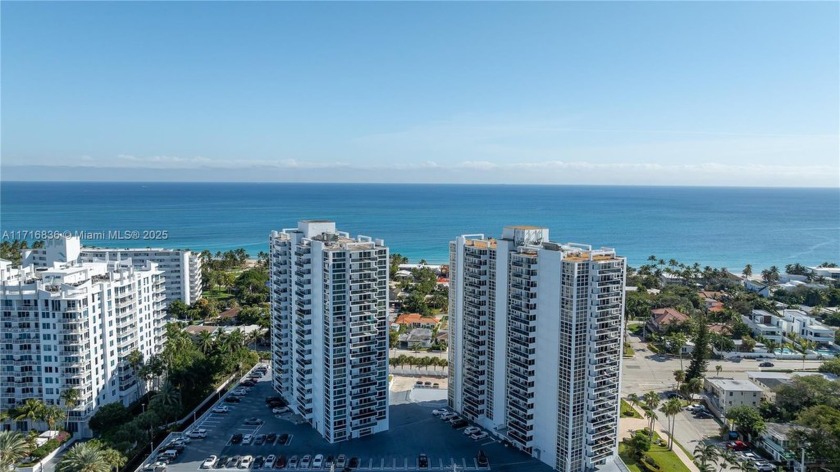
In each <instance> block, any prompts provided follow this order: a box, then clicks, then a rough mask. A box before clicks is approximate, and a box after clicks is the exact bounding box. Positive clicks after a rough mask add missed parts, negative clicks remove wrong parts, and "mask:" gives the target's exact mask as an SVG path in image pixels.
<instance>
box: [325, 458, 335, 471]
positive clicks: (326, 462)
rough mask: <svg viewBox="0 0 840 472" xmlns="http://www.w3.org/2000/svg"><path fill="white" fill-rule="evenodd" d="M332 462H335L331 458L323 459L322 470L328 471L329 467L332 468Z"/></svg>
mask: <svg viewBox="0 0 840 472" xmlns="http://www.w3.org/2000/svg"><path fill="white" fill-rule="evenodd" d="M334 462H335V460H334V459H333V456H327V458H326V459H324V468H325V469H329V468H330V467H332V466H333V463H334Z"/></svg>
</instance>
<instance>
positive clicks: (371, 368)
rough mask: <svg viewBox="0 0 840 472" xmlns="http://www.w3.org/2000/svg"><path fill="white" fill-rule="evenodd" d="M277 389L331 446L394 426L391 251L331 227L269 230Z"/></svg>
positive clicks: (311, 224) (314, 224)
mask: <svg viewBox="0 0 840 472" xmlns="http://www.w3.org/2000/svg"><path fill="white" fill-rule="evenodd" d="M269 245H270V249H271V274H270V277H271V319H272V322H271V332H272V359H273V364H274V366H273V368H274V371H273V381H274V388H275V390H277V392H278V393H280V394H281V395H282V396H283V398H285V399H286V400H287V401H288V402H289V405H290V407H291V408H292V409H293V410H294V411H296V412H297V413H298V414H300V415H301V416H303V417H304V418H305V419H306V420H307V421H308V422H309V423H310V424H311V425H312V426H313V427H314V428H315V429H316V430H317V431H318V432H319V433H320V434H321V435H322V436H324V438H326V439H327V440H328V441H330V442H337V441H343V440H346V439H351V438H358V437H361V436H366V435H369V434H374V433H378V432H381V431H386V430H387V429H388V248H387V247H385V244H384V242H383V241H382V240H381V239H371V238H369V237H367V236H357V237H356V238H351V237H350V235H349V234H347V233H344V232H341V231H336V228H335V223H334V222H332V221H321V220H309V221H301V222H299V223H298V227H297V228H294V229H284V230H282V231H279V232H278V231H274V232H272V233H271V236H270V241H269Z"/></svg>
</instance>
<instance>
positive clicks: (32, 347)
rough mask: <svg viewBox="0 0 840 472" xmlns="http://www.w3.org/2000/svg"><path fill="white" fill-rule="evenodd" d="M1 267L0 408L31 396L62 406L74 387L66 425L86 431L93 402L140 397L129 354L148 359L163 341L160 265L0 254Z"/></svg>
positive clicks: (22, 424)
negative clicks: (18, 258) (41, 261)
mask: <svg viewBox="0 0 840 472" xmlns="http://www.w3.org/2000/svg"><path fill="white" fill-rule="evenodd" d="M0 274H2V279H0V323H2V329H0V333H2V334H0V338H1V339H0V366H2V371H0V411H8V410H9V409H11V408H13V407H15V406H16V405H18V404H20V403H22V402H24V401H26V400H27V399H30V398H35V399H39V400H42V401H43V402H44V403H46V404H48V405H62V406H64V405H65V404H64V403H63V402H61V395H62V393H63V392H64V391H66V390H70V389H73V390H76V392H77V393H78V405H77V406H76V407H74V408H72V409H70V411H69V414H68V419H67V427H68V428H69V430H70V431H72V432H74V433H77V434H79V435H80V436H81V437H89V436H90V435H91V431H90V430H89V429H88V426H87V423H88V420H89V419H90V417H91V416H92V415H93V414H94V413H95V412H96V410H97V409H98V408H99V407H100V406H102V405H105V404H108V403H113V402H121V403H123V404H124V405H126V406H128V405H129V404H130V403H131V402H133V401H135V400H137V399H139V398H140V396H141V395H142V394H143V393H144V386H143V385H142V383H143V380H142V379H140V378H138V377H139V376H138V375H137V372H135V371H134V369H133V368H132V366H131V364H130V362H129V361H128V359H129V354H130V353H132V352H133V351H135V350H136V351H139V352H140V353H141V354H143V358H144V359H148V358H149V357H151V356H152V355H154V354H157V353H159V352H160V351H161V349H162V348H163V343H164V316H165V314H166V311H165V303H164V301H165V298H166V295H165V289H164V277H163V274H164V272H163V271H162V270H160V269H159V268H158V267H157V266H156V264H155V263H153V262H147V263H146V264H145V265H144V266H142V267H138V266H136V265H134V264H132V263H129V262H127V261H123V262H79V261H71V262H64V263H58V262H56V263H54V264H53V265H51V266H50V267H37V268H36V267H35V266H34V265H28V266H23V267H20V268H14V267H12V265H11V263H10V262H9V261H5V260H0ZM4 426H12V427H13V428H15V429H18V430H23V431H26V430H28V429H31V427H32V424H30V423H29V422H27V421H11V420H7V422H6V423H5V425H4ZM0 427H3V426H0Z"/></svg>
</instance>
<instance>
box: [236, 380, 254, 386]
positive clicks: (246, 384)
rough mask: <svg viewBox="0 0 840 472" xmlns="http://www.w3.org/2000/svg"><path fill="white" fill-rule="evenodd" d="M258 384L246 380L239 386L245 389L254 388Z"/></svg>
mask: <svg viewBox="0 0 840 472" xmlns="http://www.w3.org/2000/svg"><path fill="white" fill-rule="evenodd" d="M256 384H257V383H256V382H254V381H252V380H245V381H244V382H242V383H240V384H239V385H241V386H243V387H253V386H254V385H256Z"/></svg>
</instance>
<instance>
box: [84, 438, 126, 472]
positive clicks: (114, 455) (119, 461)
mask: <svg viewBox="0 0 840 472" xmlns="http://www.w3.org/2000/svg"><path fill="white" fill-rule="evenodd" d="M90 442H92V443H94V444H96V445H97V446H98V447H99V450H100V451H102V457H103V459H105V462H107V463H108V466H109V467H110V468H111V469H112V470H113V471H114V472H116V471H118V470H120V469H121V468H122V467H123V466H125V464H126V462H127V461H128V459H127V458H126V457H125V455H123V454H122V453H121V452H120V451H118V450H116V449H114V448H112V447H109V446H108V445H107V444H105V443H103V442H101V441H99V440H97V439H92V440H91V441H90Z"/></svg>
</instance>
